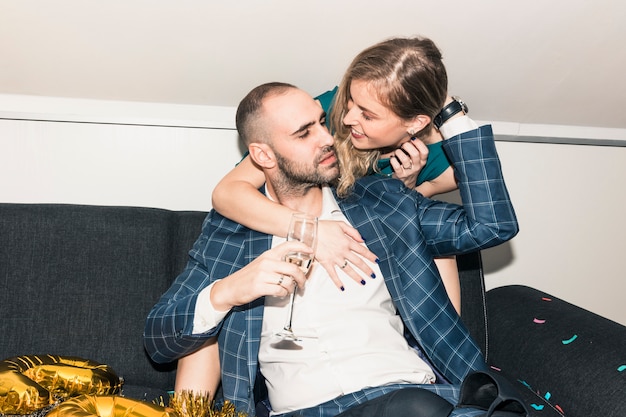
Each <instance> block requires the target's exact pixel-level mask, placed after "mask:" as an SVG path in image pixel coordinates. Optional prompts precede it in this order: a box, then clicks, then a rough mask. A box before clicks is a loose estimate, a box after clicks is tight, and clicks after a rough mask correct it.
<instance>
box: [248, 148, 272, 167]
mask: <svg viewBox="0 0 626 417" xmlns="http://www.w3.org/2000/svg"><path fill="white" fill-rule="evenodd" d="M248 152H249V153H250V158H252V161H254V163H255V164H257V165H258V166H260V167H261V168H266V169H269V168H273V167H274V166H275V165H276V156H275V155H274V152H273V151H272V148H270V147H269V146H268V145H267V144H266V143H251V144H250V145H249V146H248Z"/></svg>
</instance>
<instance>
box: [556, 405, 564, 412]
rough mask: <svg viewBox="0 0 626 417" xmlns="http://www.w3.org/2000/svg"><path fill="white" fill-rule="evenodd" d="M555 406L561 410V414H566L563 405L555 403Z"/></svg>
mask: <svg viewBox="0 0 626 417" xmlns="http://www.w3.org/2000/svg"><path fill="white" fill-rule="evenodd" d="M554 408H556V409H557V410H559V412H560V413H561V414H565V412H564V411H563V409H562V408H561V406H560V405H558V404H555V406H554Z"/></svg>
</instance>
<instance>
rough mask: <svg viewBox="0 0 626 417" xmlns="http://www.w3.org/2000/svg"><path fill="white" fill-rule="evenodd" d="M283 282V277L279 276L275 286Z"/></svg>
mask: <svg viewBox="0 0 626 417" xmlns="http://www.w3.org/2000/svg"><path fill="white" fill-rule="evenodd" d="M284 280H285V276H284V275H281V276H280V278H278V282H277V283H276V284H278V285H282V283H283V281H284Z"/></svg>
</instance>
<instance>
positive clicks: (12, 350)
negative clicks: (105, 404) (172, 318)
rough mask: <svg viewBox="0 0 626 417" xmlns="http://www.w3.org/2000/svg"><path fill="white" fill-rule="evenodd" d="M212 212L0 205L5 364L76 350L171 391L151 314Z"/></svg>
mask: <svg viewBox="0 0 626 417" xmlns="http://www.w3.org/2000/svg"><path fill="white" fill-rule="evenodd" d="M205 215H206V213H202V212H173V211H168V210H161V209H150V208H131V207H100V206H77V205H58V204H33V205H29V204H0V288H1V289H0V360H2V359H5V358H8V357H12V356H19V355H26V354H35V355H37V354H46V353H51V354H57V355H65V356H79V357H83V358H86V359H92V360H94V361H98V362H102V363H105V364H108V365H110V366H111V367H112V368H113V369H114V370H115V371H116V372H117V373H118V374H119V375H120V376H122V377H123V378H124V379H125V387H132V386H138V387H147V388H155V389H159V390H167V389H171V388H172V387H173V382H174V372H173V370H174V369H173V368H174V365H172V366H170V367H157V366H155V365H153V364H152V363H151V361H150V360H149V359H148V357H147V355H146V354H145V352H144V348H143V339H142V333H143V326H144V322H145V318H146V315H147V314H148V312H149V311H150V309H151V308H152V306H153V305H154V303H155V302H156V301H157V299H158V298H159V297H160V296H161V294H162V293H163V292H165V290H166V289H167V288H168V287H169V285H170V283H171V281H172V280H173V279H174V278H175V277H176V275H177V274H178V273H179V272H180V271H182V269H183V267H184V264H185V262H186V259H187V252H188V251H189V249H190V248H191V246H192V244H193V242H194V241H195V239H196V238H197V237H198V235H199V233H200V230H201V224H202V221H203V219H204V217H205Z"/></svg>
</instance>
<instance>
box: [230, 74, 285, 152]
mask: <svg viewBox="0 0 626 417" xmlns="http://www.w3.org/2000/svg"><path fill="white" fill-rule="evenodd" d="M294 88H295V89H297V87H296V86H294V85H291V84H288V83H281V82H270V83H265V84H261V85H259V86H258V87H255V88H253V89H252V91H250V92H249V93H248V94H247V95H246V96H245V97H244V98H243V100H241V102H240V103H239V106H238V107H237V113H236V115H235V125H236V126H237V132H239V137H240V138H241V140H242V141H243V143H244V144H245V145H246V146H247V145H249V144H250V143H252V142H264V143H266V142H267V139H268V138H267V131H266V128H265V126H264V125H263V124H262V123H260V119H261V109H262V108H263V101H264V100H265V99H266V98H267V97H271V96H274V95H278V94H284V93H286V92H287V91H288V90H291V89H294Z"/></svg>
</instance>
